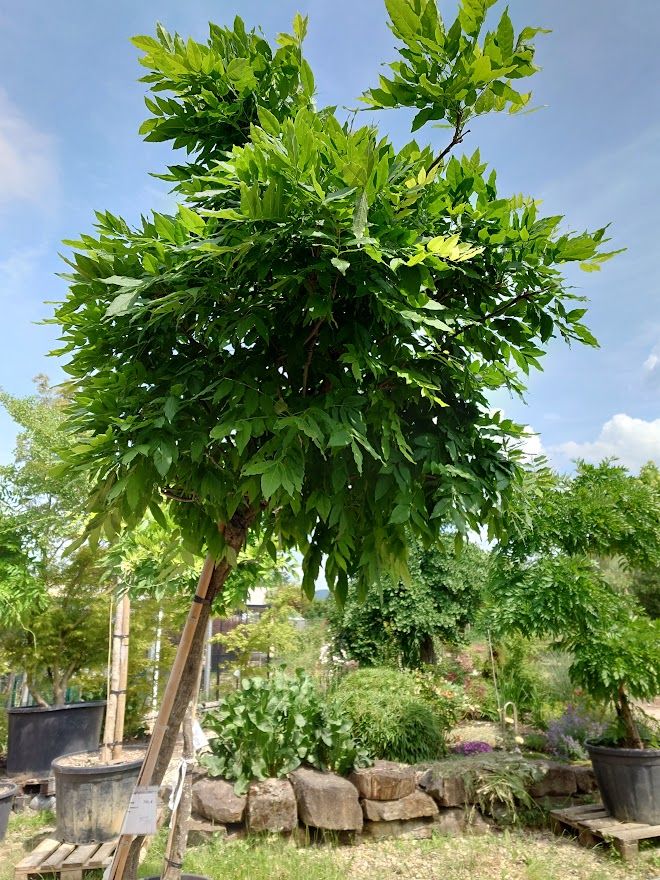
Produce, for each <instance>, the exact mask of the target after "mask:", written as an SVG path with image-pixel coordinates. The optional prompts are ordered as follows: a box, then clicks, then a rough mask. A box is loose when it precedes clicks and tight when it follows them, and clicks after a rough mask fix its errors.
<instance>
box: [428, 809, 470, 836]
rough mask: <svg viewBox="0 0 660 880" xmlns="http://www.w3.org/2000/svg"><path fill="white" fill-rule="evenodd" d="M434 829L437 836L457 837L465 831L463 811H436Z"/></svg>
mask: <svg viewBox="0 0 660 880" xmlns="http://www.w3.org/2000/svg"><path fill="white" fill-rule="evenodd" d="M433 823H434V828H435V830H436V831H437V832H438V833H439V834H449V835H454V836H455V835H457V834H462V833H463V831H464V830H465V823H466V818H465V810H462V809H461V808H460V807H446V808H445V809H444V810H438V815H437V816H436V817H435V819H434V820H433Z"/></svg>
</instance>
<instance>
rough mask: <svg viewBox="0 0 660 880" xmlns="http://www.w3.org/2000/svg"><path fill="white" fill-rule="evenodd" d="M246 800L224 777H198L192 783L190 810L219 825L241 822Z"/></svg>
mask: <svg viewBox="0 0 660 880" xmlns="http://www.w3.org/2000/svg"><path fill="white" fill-rule="evenodd" d="M246 801H247V798H246V797H245V795H237V794H235V793H234V786H233V785H232V784H231V782H225V780H224V779H200V780H199V781H198V782H195V783H194V785H193V790H192V812H193V813H194V814H196V815H198V816H201V817H202V818H204V819H208V820H209V821H210V822H217V823H218V824H219V825H231V824H235V823H237V822H242V821H243V814H244V813H245V804H246Z"/></svg>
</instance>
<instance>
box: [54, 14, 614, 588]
mask: <svg viewBox="0 0 660 880" xmlns="http://www.w3.org/2000/svg"><path fill="white" fill-rule="evenodd" d="M492 5H493V3H492V0H463V2H462V3H461V4H460V6H459V14H458V17H457V19H456V21H455V22H454V23H453V24H451V25H449V24H445V23H444V22H443V21H442V20H441V18H440V15H439V12H438V10H437V8H436V5H435V2H434V0H388V2H387V9H388V12H389V14H390V18H391V27H392V30H393V32H394V34H395V36H396V37H397V40H398V42H399V60H398V61H397V62H395V63H394V64H393V65H392V72H393V78H392V79H389V80H388V79H387V78H386V77H384V78H382V79H381V83H380V88H378V89H373V90H371V91H368V92H366V93H365V95H364V100H365V101H366V103H367V104H368V105H369V106H372V107H391V108H400V107H408V106H415V107H417V108H419V110H420V113H418V115H417V117H416V121H415V127H419V126H421V125H422V124H423V123H424V122H425V121H426V120H430V119H434V120H445V121H447V122H448V123H449V124H450V125H451V126H452V128H453V130H454V134H453V136H452V137H451V142H450V144H449V145H448V147H447V148H446V149H444V150H442V151H441V152H440V153H435V152H434V151H433V150H431V149H430V148H429V147H424V146H419V145H418V144H417V143H416V142H414V141H413V142H411V143H409V144H407V145H406V146H404V147H403V148H402V149H400V150H397V149H395V147H394V146H393V145H392V143H391V142H390V141H389V139H388V138H387V137H385V136H383V135H382V134H381V133H379V131H378V129H377V128H376V127H375V126H373V125H366V126H362V127H358V128H355V127H353V126H352V125H351V124H350V123H348V122H345V121H343V120H342V119H341V118H340V116H339V115H338V114H337V112H336V111H335V109H334V108H320V109H317V108H316V107H315V105H314V101H313V96H314V78H313V74H312V71H311V69H310V67H309V65H308V63H307V62H306V61H305V60H304V57H303V52H302V44H303V39H304V36H305V32H306V29H307V20H306V19H305V18H303V17H301V16H296V19H295V21H294V33H293V34H292V35H289V34H281V35H280V36H279V37H278V41H277V42H278V48H276V49H274V48H272V47H271V46H270V45H269V44H268V43H267V42H266V41H265V40H264V39H263V38H262V37H261V36H260V35H259V34H258V33H257V32H255V31H250V32H247V31H246V30H245V28H244V25H243V23H242V22H241V21H240V19H236V21H235V22H234V25H233V28H222V27H218V26H216V25H211V27H210V33H209V38H208V40H207V41H205V42H197V41H195V40H187V41H186V40H184V39H182V38H181V37H179V36H177V35H174V36H172V35H170V34H168V33H167V32H166V31H165V30H164V29H163V28H162V27H159V28H158V29H157V35H156V36H155V37H148V36H144V37H138V38H136V39H135V44H136V45H137V46H138V48H139V49H140V50H141V51H142V53H143V55H142V58H141V63H142V64H143V65H144V66H145V67H146V68H147V71H148V73H147V75H146V76H145V78H144V79H145V81H146V82H147V83H148V84H149V85H150V88H151V91H152V95H151V96H150V97H149V98H147V106H148V108H149V111H150V116H149V119H148V120H147V121H146V122H145V124H144V125H143V128H142V131H143V133H144V134H145V136H146V138H147V139H148V140H156V141H169V142H171V143H172V144H173V146H174V147H180V148H184V149H185V151H186V153H187V156H188V161H187V162H184V163H183V164H179V165H176V166H173V167H172V168H171V169H170V170H169V172H168V173H167V174H166V175H165V176H166V177H167V179H169V180H172V181H173V182H174V190H175V192H176V194H177V196H178V198H179V199H180V203H179V206H178V208H177V209H176V211H175V212H173V213H172V214H163V213H153V214H150V215H149V216H146V217H144V218H143V219H142V221H141V223H140V224H139V225H138V226H137V227H136V228H132V227H130V226H129V225H128V224H127V223H126V222H125V221H124V220H122V219H121V218H119V217H115V216H113V215H111V214H110V213H108V212H100V213H98V214H97V232H96V233H95V234H94V235H89V234H85V235H83V236H81V238H80V239H79V240H78V241H75V242H71V243H70V244H71V245H72V247H73V249H74V252H73V254H72V256H71V258H70V260H69V262H70V265H71V271H70V273H69V274H68V276H66V277H67V280H68V282H69V284H70V287H69V292H68V294H67V296H66V299H65V301H64V302H63V303H61V304H60V305H59V306H58V308H57V311H56V321H57V322H58V323H59V324H60V325H61V330H62V340H63V344H62V347H61V349H60V350H59V353H60V354H61V355H63V357H64V359H65V362H66V370H67V372H68V373H69V375H70V377H71V381H70V393H71V396H72V401H73V404H72V406H73V420H72V429H73V430H75V431H77V432H78V433H79V435H80V438H81V439H80V442H79V445H78V446H77V447H76V448H75V449H74V450H73V452H72V454H71V455H70V462H71V464H72V467H73V472H78V471H81V472H82V471H85V472H91V474H92V480H93V483H94V487H95V489H94V492H93V493H92V497H91V507H92V510H93V512H94V514H95V516H94V520H93V526H92V527H93V529H97V530H98V529H100V528H105V529H106V531H107V532H108V533H109V534H111V533H113V532H115V531H117V530H119V529H120V528H121V524H122V522H124V523H128V525H129V526H130V525H134V524H136V523H137V522H138V521H139V520H140V519H141V518H142V517H143V515H144V513H145V510H146V509H147V508H149V509H151V511H152V512H153V515H154V516H155V517H156V518H157V519H161V520H162V511H161V505H162V504H165V505H166V506H167V508H168V509H169V512H170V515H171V517H172V519H173V520H174V521H175V523H176V524H177V526H178V527H180V529H181V531H182V533H183V535H184V538H185V541H186V543H187V546H188V547H189V549H191V550H192V551H194V552H199V551H201V550H203V549H208V551H209V552H210V553H211V554H212V555H213V556H214V557H215V558H216V559H224V560H226V563H228V564H229V566H231V565H233V564H234V563H235V562H236V551H237V549H239V548H240V546H241V545H242V543H243V542H244V540H245V534H246V531H247V530H248V529H250V528H251V529H253V530H255V531H257V532H261V533H262V534H263V535H264V539H265V541H266V544H267V545H269V546H271V549H273V548H272V545H270V543H269V542H270V541H271V539H272V540H276V541H279V542H281V544H282V545H283V546H284V547H285V548H293V547H297V548H299V549H300V550H301V551H302V552H303V570H304V586H305V587H306V589H307V590H308V592H309V593H310V595H311V593H312V592H313V589H314V583H315V580H316V577H317V574H318V572H319V568H320V566H321V564H322V561H323V560H324V559H325V576H326V579H327V582H328V584H329V586H330V588H331V589H332V590H334V591H335V593H337V594H338V595H339V597H340V598H343V597H345V596H346V593H347V590H348V582H349V578H354V579H355V580H356V582H357V583H358V584H359V585H361V588H362V589H366V587H367V586H368V585H369V584H372V583H373V582H374V581H376V580H377V579H378V577H379V576H380V575H381V573H383V572H384V571H388V572H390V573H391V574H392V575H393V576H394V577H395V578H399V577H405V576H406V556H407V540H406V533H407V531H410V532H412V533H413V534H414V535H415V536H417V537H419V538H420V539H422V540H423V541H424V542H432V541H434V540H435V539H436V538H437V537H438V536H439V534H440V530H441V527H442V525H443V524H444V523H445V522H446V521H447V520H449V521H451V522H452V523H453V525H454V527H455V528H456V529H457V530H458V531H459V532H466V531H467V529H468V528H470V527H478V526H479V525H481V524H482V523H483V522H484V521H488V522H489V523H490V525H491V529H492V530H495V531H497V528H498V522H499V520H498V511H499V510H500V508H501V506H502V503H503V501H504V500H505V498H506V496H507V493H508V492H509V489H510V487H511V485H512V483H513V482H514V481H515V480H516V478H517V473H518V466H517V463H516V454H515V450H514V448H513V447H514V446H515V442H516V440H517V438H518V437H519V435H520V428H519V427H518V426H516V425H515V424H513V423H512V422H511V421H509V420H507V419H504V418H502V417H501V416H500V415H499V414H498V413H493V412H492V411H491V409H490V408H489V405H488V395H489V394H490V393H491V392H493V391H495V390H497V389H501V388H509V389H512V390H514V391H520V390H522V388H523V385H524V381H523V380H524V374H526V373H527V372H528V371H529V370H530V369H531V368H536V367H538V366H539V358H540V357H541V356H542V355H543V354H544V350H545V346H546V344H547V342H548V340H549V339H550V338H551V337H553V336H557V337H561V338H564V339H565V340H568V341H570V340H577V341H582V342H586V343H587V344H594V340H593V337H592V336H591V335H590V333H589V331H588V330H587V329H586V327H585V326H584V325H583V323H582V317H583V315H584V311H585V310H584V308H582V307H579V306H578V307H575V300H576V299H579V297H576V295H575V293H573V292H572V291H571V290H570V289H569V288H568V286H567V285H566V283H565V281H564V279H563V275H562V270H563V268H564V267H565V266H566V265H567V264H570V263H579V264H581V265H582V266H583V267H584V268H586V269H590V270H591V269H597V268H598V267H599V263H600V261H602V260H603V259H605V258H606V257H607V256H608V254H606V253H604V252H603V243H604V241H605V232H604V230H603V229H600V230H598V231H596V232H593V233H590V232H584V233H578V234H575V233H570V232H566V231H564V230H563V229H562V218H561V217H559V216H553V217H545V216H543V215H541V214H540V213H539V209H538V204H537V203H536V202H535V201H534V200H533V199H531V198H526V197H522V196H513V197H509V196H506V195H503V194H500V193H498V191H497V185H496V177H495V172H494V171H492V170H489V169H488V168H487V166H486V163H485V162H484V161H483V160H482V158H481V156H480V154H479V152H478V151H476V152H474V153H473V154H472V155H471V156H463V157H457V156H453V155H451V153H450V150H451V149H453V148H454V147H456V145H457V144H458V143H459V142H460V141H461V139H462V137H463V136H464V134H465V125H466V124H467V123H468V121H470V120H471V119H473V118H474V117H476V116H480V115H483V114H485V113H487V112H491V111H495V112H496V111H503V110H508V111H510V112H516V111H518V110H520V109H521V108H522V107H524V106H525V105H526V104H527V101H528V96H527V95H525V94H522V93H519V92H518V91H516V89H515V88H514V85H515V84H517V83H518V82H519V80H521V79H523V78H526V77H528V76H530V75H531V74H532V73H533V72H534V71H535V70H536V68H535V66H534V63H533V59H534V47H533V38H534V35H535V33H536V32H537V29H534V28H525V29H523V30H522V31H521V32H520V33H518V34H516V33H514V30H513V27H512V25H511V21H510V19H509V16H508V13H507V12H506V10H505V11H504V12H503V13H502V14H501V16H500V18H499V23H498V24H497V25H496V27H495V29H494V30H490V31H488V30H486V29H485V24H484V19H485V15H486V12H487V10H488V8H489V7H490V6H492Z"/></svg>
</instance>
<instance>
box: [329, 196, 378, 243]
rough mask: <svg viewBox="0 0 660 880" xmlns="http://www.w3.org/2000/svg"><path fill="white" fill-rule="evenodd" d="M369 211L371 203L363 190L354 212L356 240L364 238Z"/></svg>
mask: <svg viewBox="0 0 660 880" xmlns="http://www.w3.org/2000/svg"><path fill="white" fill-rule="evenodd" d="M326 201H327V199H326ZM368 210H369V202H368V200H367V193H366V191H365V190H362V191H361V192H360V194H359V195H358V197H357V200H356V202H355V210H354V211H353V234H354V235H355V237H356V238H363V237H364V231H365V229H366V227H367V213H368Z"/></svg>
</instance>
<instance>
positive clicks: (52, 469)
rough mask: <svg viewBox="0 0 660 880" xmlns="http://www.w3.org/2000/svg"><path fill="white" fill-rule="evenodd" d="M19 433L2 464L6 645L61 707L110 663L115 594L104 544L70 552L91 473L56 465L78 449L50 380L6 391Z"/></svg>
mask: <svg viewBox="0 0 660 880" xmlns="http://www.w3.org/2000/svg"><path fill="white" fill-rule="evenodd" d="M0 403H2V405H4V407H5V409H6V410H7V412H8V413H9V415H10V416H11V417H12V418H13V419H14V420H15V421H16V422H17V423H18V425H19V427H20V431H19V434H18V438H17V442H16V450H15V454H14V459H13V461H12V462H11V463H10V464H8V465H3V466H1V467H0V542H1V545H0V546H2V550H1V551H0V597H2V599H3V600H4V601H0V647H1V649H2V653H3V655H4V657H5V658H6V660H7V662H8V663H9V664H10V665H11V668H12V669H13V670H14V671H17V672H18V671H22V672H25V674H26V677H27V685H28V688H29V690H30V693H31V694H32V696H33V698H34V699H35V700H36V702H37V703H39V704H41V705H46V704H47V703H48V702H51V701H52V702H54V703H56V704H61V703H63V702H64V701H65V698H66V693H67V689H68V687H69V685H70V684H71V683H72V681H73V680H74V679H75V678H76V677H79V676H80V675H81V673H83V672H88V671H98V670H99V669H103V668H104V667H105V663H106V659H107V645H108V639H107V634H108V623H107V615H108V609H109V601H110V599H109V595H108V592H107V588H106V587H104V586H103V584H102V577H101V560H102V555H103V549H102V548H101V547H99V545H98V543H96V544H93V545H90V546H84V547H83V546H80V547H78V548H77V550H75V551H74V552H73V553H71V554H70V555H67V554H66V553H65V552H64V551H65V549H66V548H67V546H69V545H70V544H71V542H72V541H74V540H75V539H76V538H78V537H80V536H81V535H82V534H83V532H84V526H85V510H84V506H82V505H81V499H84V498H85V497H86V495H87V494H88V491H89V484H88V483H87V482H86V480H85V478H84V476H83V475H69V474H63V473H61V472H60V471H59V470H58V466H59V465H60V464H61V459H60V457H59V454H58V450H59V449H60V448H62V447H65V446H67V445H68V446H71V445H72V441H71V438H70V435H69V433H68V431H67V429H66V428H65V426H64V407H65V399H64V397H63V396H62V395H61V394H59V393H57V392H55V391H53V390H52V389H51V388H50V386H49V384H48V381H47V379H46V378H45V377H38V378H37V393H36V394H35V395H32V396H30V397H27V398H17V397H12V396H11V395H9V394H6V393H5V392H0Z"/></svg>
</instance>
